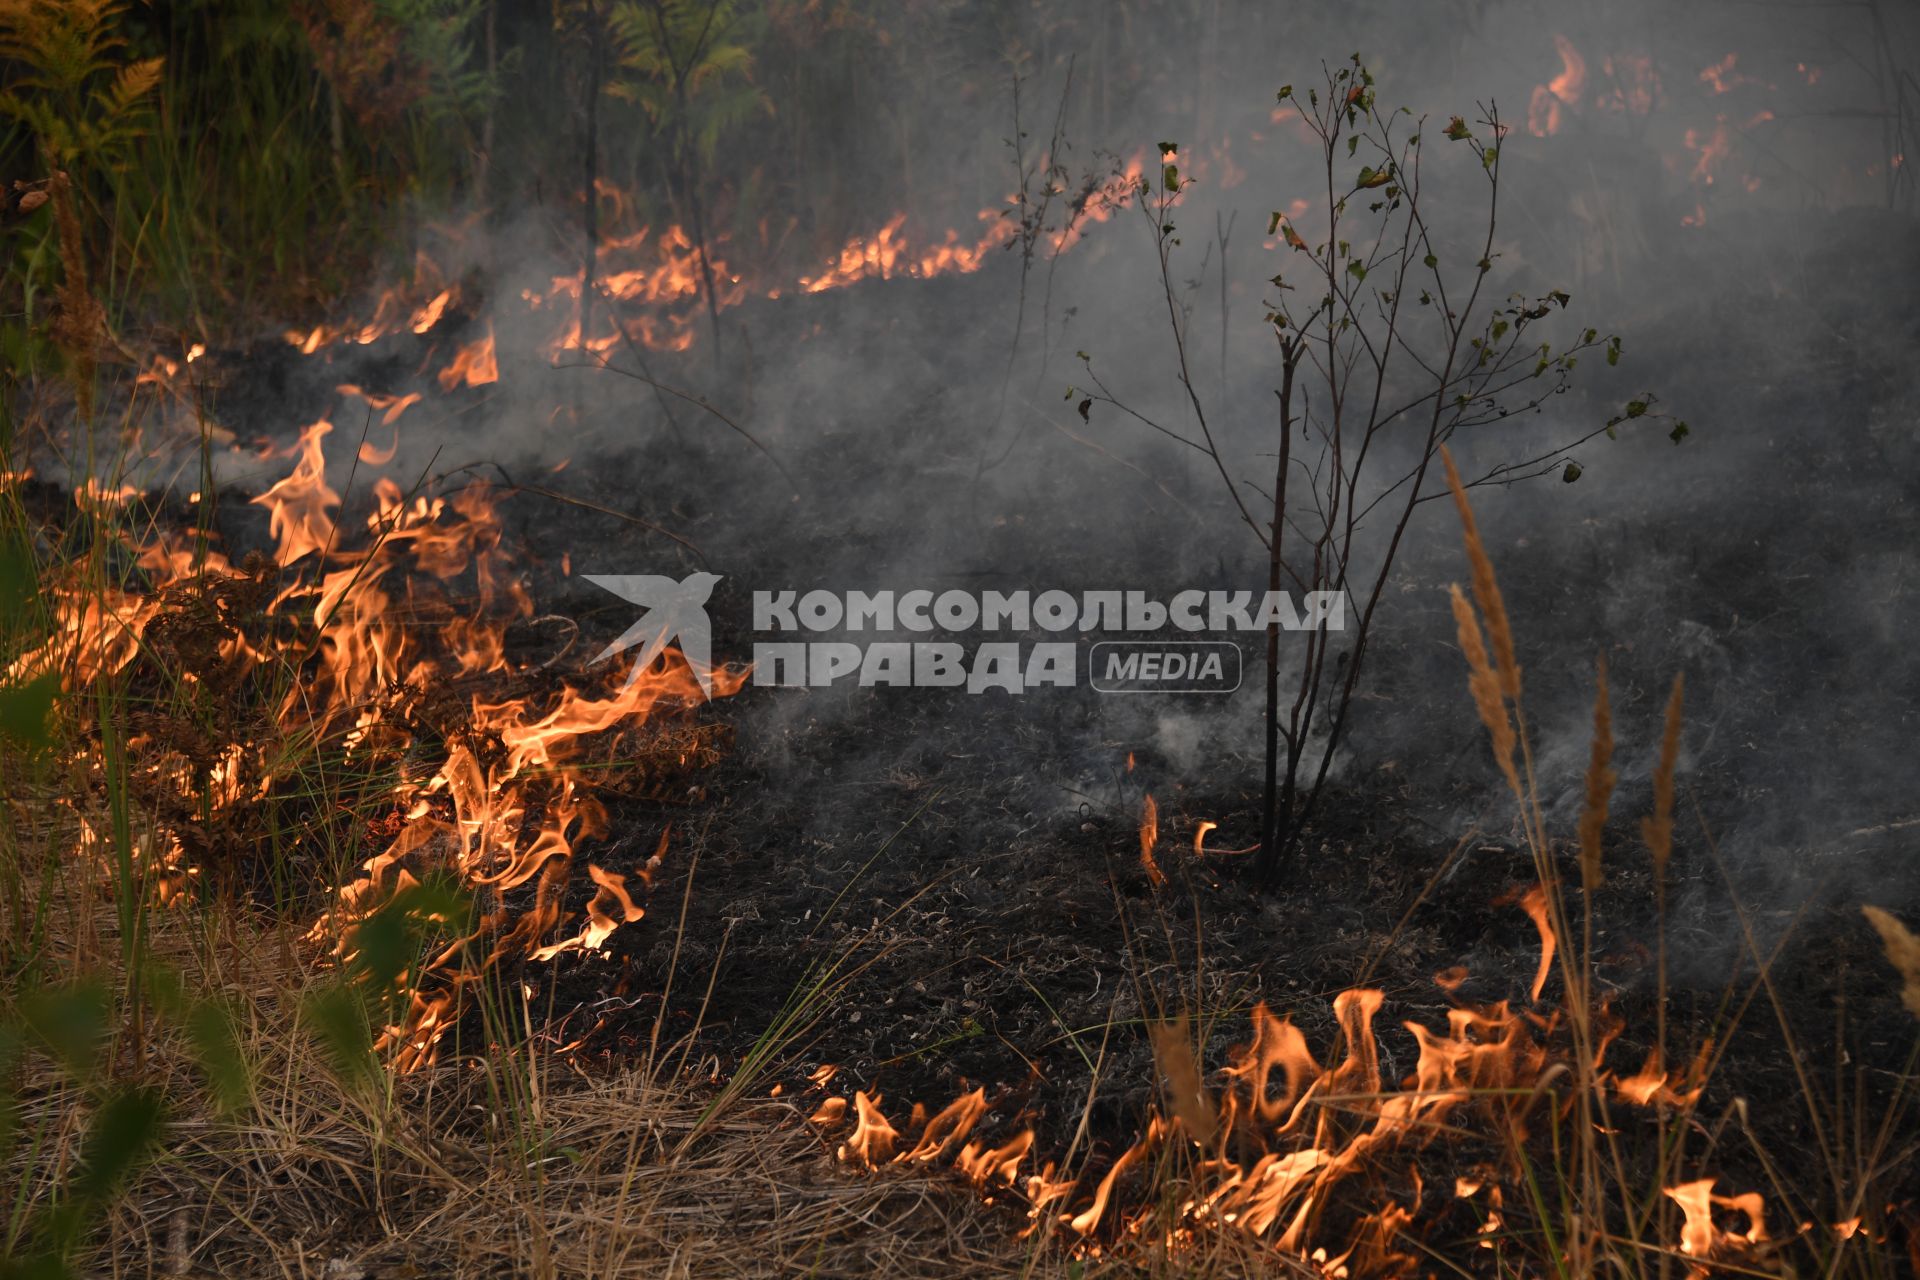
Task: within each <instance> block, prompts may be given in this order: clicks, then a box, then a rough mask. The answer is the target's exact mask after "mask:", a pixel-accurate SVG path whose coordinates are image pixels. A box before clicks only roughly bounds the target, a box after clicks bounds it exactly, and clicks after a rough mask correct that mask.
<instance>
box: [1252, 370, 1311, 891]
mask: <svg viewBox="0 0 1920 1280" xmlns="http://www.w3.org/2000/svg"><path fill="white" fill-rule="evenodd" d="M1280 350H1281V365H1280V450H1279V459H1278V461H1277V462H1276V463H1275V464H1274V470H1273V523H1272V524H1271V525H1270V526H1268V528H1269V532H1268V535H1267V590H1268V592H1269V593H1276V592H1278V591H1279V590H1280V575H1281V568H1282V564H1283V561H1282V558H1281V551H1280V549H1281V531H1282V530H1284V529H1285V528H1286V517H1287V465H1288V463H1289V461H1290V460H1291V458H1292V453H1293V372H1294V370H1295V369H1296V368H1297V367H1299V363H1300V358H1299V349H1298V347H1297V346H1296V345H1295V344H1294V342H1293V340H1292V339H1282V341H1281V348H1280ZM1299 750H1300V749H1299V744H1297V743H1295V742H1293V741H1292V740H1291V739H1289V740H1288V742H1287V756H1288V761H1289V763H1288V767H1287V794H1286V796H1285V797H1284V798H1283V797H1282V796H1281V794H1280V619H1279V616H1278V615H1277V614H1276V615H1275V616H1274V617H1273V618H1272V619H1270V620H1269V621H1268V623H1267V759H1266V787H1265V794H1264V797H1263V799H1262V802H1261V807H1260V860H1259V864H1258V866H1257V867H1256V868H1255V870H1256V872H1257V873H1258V876H1259V879H1260V882H1261V883H1262V884H1265V885H1271V884H1272V883H1273V882H1274V880H1275V879H1276V878H1277V876H1278V875H1279V871H1280V852H1281V845H1282V843H1283V840H1282V833H1281V828H1282V826H1283V825H1285V824H1286V823H1287V820H1288V819H1289V818H1290V817H1291V811H1292V809H1293V778H1294V765H1293V763H1292V762H1293V760H1294V758H1295V757H1297V756H1298V755H1299ZM1283 799H1284V801H1285V808H1286V810H1287V812H1286V813H1284V814H1283V813H1282V812H1281V806H1282V800H1283ZM1286 842H1287V843H1291V833H1290V832H1289V833H1288V838H1287V840H1286Z"/></svg>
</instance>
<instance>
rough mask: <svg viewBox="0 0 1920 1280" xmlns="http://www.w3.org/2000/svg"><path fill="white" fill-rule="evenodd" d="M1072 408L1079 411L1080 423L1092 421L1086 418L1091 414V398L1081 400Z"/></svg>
mask: <svg viewBox="0 0 1920 1280" xmlns="http://www.w3.org/2000/svg"><path fill="white" fill-rule="evenodd" d="M1074 407H1075V408H1077V409H1079V410H1080V421H1082V422H1092V421H1093V419H1092V418H1091V417H1089V416H1088V415H1089V414H1091V413H1092V412H1093V401H1092V399H1091V398H1089V399H1086V400H1082V401H1081V402H1080V403H1079V404H1077V405H1075V406H1074Z"/></svg>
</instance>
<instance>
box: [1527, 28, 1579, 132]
mask: <svg viewBox="0 0 1920 1280" xmlns="http://www.w3.org/2000/svg"><path fill="white" fill-rule="evenodd" d="M1553 48H1554V51H1555V52H1556V53H1558V54H1559V55H1560V74H1559V75H1557V76H1555V77H1554V78H1553V79H1551V80H1549V81H1547V82H1546V83H1545V84H1541V85H1535V86H1534V89H1533V97H1532V99H1531V101H1529V102H1528V104H1527V132H1529V133H1531V134H1532V135H1533V136H1534V137H1536V138H1544V137H1547V136H1549V135H1550V134H1555V133H1558V132H1560V123H1561V108H1562V107H1563V106H1564V107H1571V106H1574V105H1575V104H1577V103H1578V102H1579V101H1580V94H1581V93H1582V92H1583V91H1584V90H1585V89H1586V85H1587V60H1586V59H1585V58H1583V57H1581V56H1580V51H1579V50H1578V49H1576V48H1574V47H1573V41H1571V40H1569V39H1567V38H1566V37H1565V36H1563V35H1555V36H1554V37H1553Z"/></svg>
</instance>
